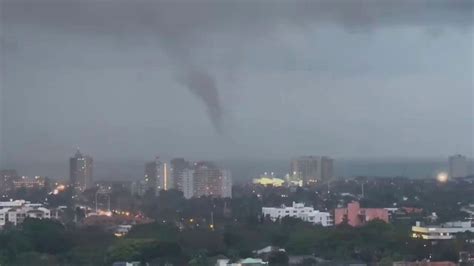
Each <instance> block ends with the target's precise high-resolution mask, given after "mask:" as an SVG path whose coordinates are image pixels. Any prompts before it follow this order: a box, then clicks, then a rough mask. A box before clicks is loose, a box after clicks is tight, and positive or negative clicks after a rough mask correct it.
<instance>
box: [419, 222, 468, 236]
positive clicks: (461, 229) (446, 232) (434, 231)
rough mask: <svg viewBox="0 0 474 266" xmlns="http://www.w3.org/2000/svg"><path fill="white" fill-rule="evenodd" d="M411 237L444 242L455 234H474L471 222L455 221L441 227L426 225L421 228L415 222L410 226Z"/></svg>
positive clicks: (420, 225)
mask: <svg viewBox="0 0 474 266" xmlns="http://www.w3.org/2000/svg"><path fill="white" fill-rule="evenodd" d="M411 231H412V237H413V238H421V239H426V240H445V239H453V238H455V237H456V234H460V233H465V232H472V233H474V227H473V226H472V223H471V221H456V222H448V223H444V224H441V225H427V226H423V225H422V224H421V223H420V222H416V225H415V226H412V228H411Z"/></svg>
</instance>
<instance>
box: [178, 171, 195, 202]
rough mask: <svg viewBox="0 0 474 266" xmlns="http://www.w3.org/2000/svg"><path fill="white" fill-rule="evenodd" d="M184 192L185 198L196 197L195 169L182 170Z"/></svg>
mask: <svg viewBox="0 0 474 266" xmlns="http://www.w3.org/2000/svg"><path fill="white" fill-rule="evenodd" d="M181 177H182V179H181V180H182V190H181V191H182V192H183V195H184V198H185V199H190V198H192V197H194V171H193V170H191V169H185V170H184V171H183V172H182V175H181Z"/></svg>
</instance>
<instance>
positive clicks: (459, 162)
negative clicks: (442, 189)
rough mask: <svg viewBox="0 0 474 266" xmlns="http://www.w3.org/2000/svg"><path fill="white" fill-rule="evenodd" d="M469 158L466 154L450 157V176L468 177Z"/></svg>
mask: <svg viewBox="0 0 474 266" xmlns="http://www.w3.org/2000/svg"><path fill="white" fill-rule="evenodd" d="M468 175H469V173H468V160H467V158H466V156H463V155H461V154H456V155H453V156H450V157H449V177H450V178H457V177H466V176H468Z"/></svg>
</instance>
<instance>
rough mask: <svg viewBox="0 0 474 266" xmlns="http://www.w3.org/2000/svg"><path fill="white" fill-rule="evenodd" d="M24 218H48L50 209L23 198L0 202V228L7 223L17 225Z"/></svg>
mask: <svg viewBox="0 0 474 266" xmlns="http://www.w3.org/2000/svg"><path fill="white" fill-rule="evenodd" d="M26 218H36V219H50V218H51V211H50V210H49V209H47V208H45V207H44V206H43V205H42V204H33V203H30V202H28V201H24V200H15V201H5V202H0V228H2V227H3V226H5V224H7V223H11V224H12V225H15V226H16V225H18V224H20V223H22V222H23V221H24V220H25V219H26Z"/></svg>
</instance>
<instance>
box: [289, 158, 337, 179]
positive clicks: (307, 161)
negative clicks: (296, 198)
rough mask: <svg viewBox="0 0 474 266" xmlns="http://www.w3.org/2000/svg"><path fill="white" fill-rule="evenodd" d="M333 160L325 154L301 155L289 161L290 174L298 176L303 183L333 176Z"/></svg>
mask: <svg viewBox="0 0 474 266" xmlns="http://www.w3.org/2000/svg"><path fill="white" fill-rule="evenodd" d="M333 164H334V160H333V159H331V158H329V157H326V156H322V157H321V156H301V157H298V158H296V159H294V160H292V161H291V175H292V176H299V177H300V178H301V179H302V181H303V183H304V184H306V185H307V184H314V183H316V182H321V181H326V180H329V179H331V178H332V177H333V175H334V170H333V167H334V166H333Z"/></svg>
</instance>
